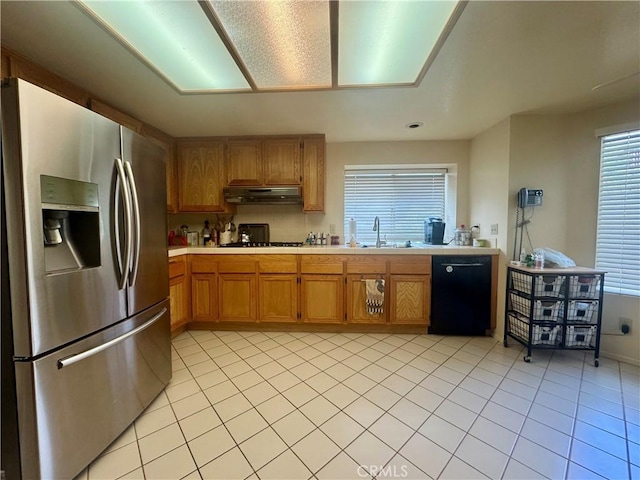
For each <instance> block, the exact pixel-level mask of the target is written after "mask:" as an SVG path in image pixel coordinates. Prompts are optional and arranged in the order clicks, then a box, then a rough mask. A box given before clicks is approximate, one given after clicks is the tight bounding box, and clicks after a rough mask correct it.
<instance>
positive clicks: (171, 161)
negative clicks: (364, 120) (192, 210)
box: [164, 143, 178, 213]
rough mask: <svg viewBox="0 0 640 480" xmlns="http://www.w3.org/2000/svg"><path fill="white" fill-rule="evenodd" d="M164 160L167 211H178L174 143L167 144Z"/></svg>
mask: <svg viewBox="0 0 640 480" xmlns="http://www.w3.org/2000/svg"><path fill="white" fill-rule="evenodd" d="M167 147H168V148H167V149H166V151H165V155H164V160H165V162H166V165H167V212H169V213H176V212H177V211H178V175H177V171H176V167H177V165H176V163H177V162H176V147H175V144H174V143H172V144H169V145H167Z"/></svg>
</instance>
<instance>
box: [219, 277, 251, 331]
mask: <svg viewBox="0 0 640 480" xmlns="http://www.w3.org/2000/svg"><path fill="white" fill-rule="evenodd" d="M257 285H258V284H257V276H256V275H255V274H253V273H221V274H219V275H218V304H219V307H220V308H219V310H220V311H219V317H218V318H219V320H220V321H221V322H255V321H256V320H257V319H258V315H257V310H258V309H257V305H258V289H257Z"/></svg>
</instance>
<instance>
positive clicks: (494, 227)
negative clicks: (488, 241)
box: [491, 223, 498, 235]
mask: <svg viewBox="0 0 640 480" xmlns="http://www.w3.org/2000/svg"><path fill="white" fill-rule="evenodd" d="M497 234H498V224H497V223H492V224H491V235H497Z"/></svg>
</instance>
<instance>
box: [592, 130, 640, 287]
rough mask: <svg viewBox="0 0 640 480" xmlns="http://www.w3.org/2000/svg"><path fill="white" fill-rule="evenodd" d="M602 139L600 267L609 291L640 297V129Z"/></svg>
mask: <svg viewBox="0 0 640 480" xmlns="http://www.w3.org/2000/svg"><path fill="white" fill-rule="evenodd" d="M601 141H602V151H601V159H600V196H599V201H598V233H597V245H596V268H598V269H602V270H605V271H606V272H607V275H606V277H605V278H606V281H605V286H604V288H605V291H607V292H611V293H619V294H626V295H636V296H640V130H633V131H628V132H622V133H616V134H613V135H607V136H604V137H602V140H601Z"/></svg>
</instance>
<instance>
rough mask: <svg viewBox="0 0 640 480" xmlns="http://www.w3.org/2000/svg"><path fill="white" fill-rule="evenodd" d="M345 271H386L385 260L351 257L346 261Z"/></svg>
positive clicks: (382, 272)
mask: <svg viewBox="0 0 640 480" xmlns="http://www.w3.org/2000/svg"><path fill="white" fill-rule="evenodd" d="M347 273H378V274H382V275H384V274H385V273H387V261H386V260H381V259H372V258H353V259H351V258H350V259H349V260H348V261H347Z"/></svg>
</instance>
